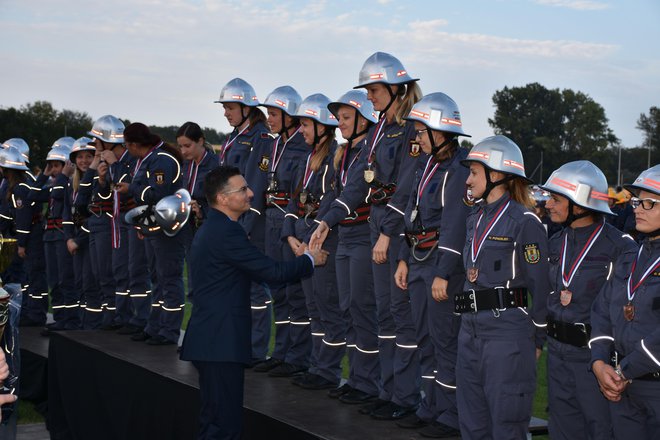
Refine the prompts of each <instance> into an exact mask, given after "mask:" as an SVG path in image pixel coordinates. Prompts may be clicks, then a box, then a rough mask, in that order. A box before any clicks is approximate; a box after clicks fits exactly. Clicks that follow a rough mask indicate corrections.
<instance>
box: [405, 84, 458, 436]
mask: <svg viewBox="0 0 660 440" xmlns="http://www.w3.org/2000/svg"><path fill="white" fill-rule="evenodd" d="M407 119H408V120H410V121H414V123H415V129H416V133H417V141H418V142H419V144H420V147H421V149H422V151H423V152H424V153H426V154H428V155H429V156H428V159H426V158H425V159H426V160H424V161H420V164H419V168H418V169H417V174H416V179H415V186H414V187H413V188H414V190H413V193H412V196H411V197H410V199H409V200H408V206H407V207H406V215H405V223H406V232H405V233H406V239H407V244H408V246H402V247H401V253H400V255H399V267H398V269H397V271H396V274H395V277H394V278H395V281H396V284H397V286H399V288H401V289H402V290H408V292H410V301H411V305H412V312H413V320H414V322H415V324H416V326H417V344H418V346H419V351H420V364H421V378H422V390H423V391H424V398H423V399H422V402H421V404H420V406H419V408H418V409H417V412H416V414H412V415H410V416H408V417H406V418H405V419H403V420H400V421H398V422H397V425H398V426H400V427H403V428H421V430H420V434H422V435H423V436H425V437H439V438H441V437H452V436H457V435H459V434H460V433H459V431H458V428H459V426H458V414H457V410H456V392H455V391H456V377H455V371H454V369H455V366H456V350H457V346H456V344H457V337H458V329H459V325H460V318H459V317H458V316H456V315H455V314H454V295H456V294H457V293H460V292H462V291H463V284H464V283H465V271H464V269H463V264H462V261H461V251H462V250H463V247H464V245H465V220H466V218H467V215H468V213H469V211H470V209H469V206H468V203H466V186H465V180H466V179H467V175H468V170H467V168H466V167H464V166H463V165H461V160H463V159H465V157H466V156H467V150H466V149H464V148H460V147H459V144H458V142H459V136H467V135H466V134H465V132H464V131H463V127H462V122H461V114H460V112H459V109H458V106H457V105H456V103H455V102H454V100H453V99H451V98H450V97H449V96H447V95H445V94H444V93H432V94H430V95H426V96H424V97H423V98H422V99H421V100H420V101H419V102H417V103H415V105H414V106H413V108H412V110H411V111H410V114H409V115H408V117H407Z"/></svg>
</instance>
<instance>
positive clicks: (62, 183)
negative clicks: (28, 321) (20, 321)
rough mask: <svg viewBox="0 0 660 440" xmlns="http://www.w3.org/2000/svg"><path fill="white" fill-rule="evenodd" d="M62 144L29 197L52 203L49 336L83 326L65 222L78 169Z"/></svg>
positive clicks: (47, 238) (47, 245)
mask: <svg viewBox="0 0 660 440" xmlns="http://www.w3.org/2000/svg"><path fill="white" fill-rule="evenodd" d="M58 141H59V140H58ZM58 141H56V142H55V144H54V145H53V147H52V148H51V149H50V151H49V152H48V154H47V155H46V167H45V168H44V171H43V173H42V174H40V175H39V176H38V177H37V181H36V182H35V185H34V187H32V188H31V189H30V192H29V195H28V200H29V201H30V202H35V203H37V204H41V203H47V204H48V210H47V217H46V226H45V232H44V235H43V243H44V254H45V256H46V277H47V278H48V285H49V287H50V297H51V301H50V302H51V307H52V309H53V319H54V320H55V322H54V323H53V324H51V325H49V326H48V328H47V331H46V333H45V334H47V332H48V331H56V330H71V329H77V328H79V326H80V317H79V310H78V297H79V293H78V292H76V291H75V284H74V274H73V259H72V257H71V254H70V253H69V251H68V249H67V245H66V236H65V234H64V220H63V216H64V211H65V199H66V191H67V187H68V186H69V178H70V177H71V175H72V174H73V170H74V166H73V164H72V163H71V162H70V161H69V153H70V148H68V147H67V146H64V145H59V144H58ZM74 142H75V140H74ZM71 146H73V145H71Z"/></svg>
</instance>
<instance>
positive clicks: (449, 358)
mask: <svg viewBox="0 0 660 440" xmlns="http://www.w3.org/2000/svg"><path fill="white" fill-rule="evenodd" d="M438 257H439V252H437V249H436V252H434V254H433V255H432V256H431V257H430V258H429V259H428V260H426V261H424V262H418V261H415V260H413V259H412V258H411V259H410V262H409V266H408V292H410V299H411V304H412V313H413V320H414V322H415V323H416V325H417V345H418V347H419V353H420V370H421V379H422V390H423V391H424V398H423V399H422V401H421V403H420V407H419V409H418V410H417V416H418V417H419V418H421V419H424V420H436V421H438V422H442V423H444V424H445V425H448V426H451V427H452V428H455V429H458V427H459V424H458V410H457V408H456V355H457V349H458V347H457V344H458V330H459V328H460V322H461V320H460V317H459V316H456V315H455V314H454V300H453V298H454V295H455V294H456V293H459V292H460V291H461V290H462V288H463V284H464V283H465V278H464V277H463V276H462V273H458V274H456V275H453V276H450V277H449V284H448V286H447V295H448V297H449V299H447V300H445V301H436V300H434V299H433V296H432V294H431V287H432V285H433V280H434V279H435V277H436V273H437V259H438Z"/></svg>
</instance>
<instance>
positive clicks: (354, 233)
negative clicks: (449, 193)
mask: <svg viewBox="0 0 660 440" xmlns="http://www.w3.org/2000/svg"><path fill="white" fill-rule="evenodd" d="M328 109H329V110H330V111H331V112H332V113H333V114H334V115H335V117H336V118H337V120H338V122H339V130H340V131H341V135H342V137H343V138H344V139H346V141H347V143H346V144H344V145H342V146H340V147H339V148H337V152H336V153H335V158H334V167H335V170H336V171H335V198H334V200H332V202H331V203H328V202H326V201H325V200H324V201H323V202H322V204H321V205H322V206H321V211H322V214H319V216H318V218H317V220H319V219H320V221H319V225H318V227H317V229H316V231H315V232H314V235H313V237H312V239H311V240H310V247H313V248H316V247H321V246H322V245H323V243H324V241H325V239H326V237H327V236H328V234H329V232H330V230H331V229H334V228H338V231H337V236H338V239H339V244H338V245H337V251H336V254H335V257H334V258H335V264H336V271H337V288H338V291H339V301H340V307H341V308H342V309H343V310H348V311H349V315H350V318H351V321H350V324H351V325H350V326H349V329H348V333H347V335H346V343H347V346H346V348H347V350H348V360H349V373H348V381H347V382H346V383H345V384H344V385H342V386H341V387H339V388H336V389H334V390H330V391H329V392H328V394H329V396H330V397H333V398H339V400H340V401H341V402H344V403H348V404H359V403H365V402H368V401H369V400H373V399H375V397H376V396H378V390H379V387H378V381H379V379H380V365H379V362H378V319H377V314H376V296H375V294H374V283H373V275H372V270H371V240H370V238H369V211H370V209H371V206H370V204H369V203H367V202H366V200H367V195H368V193H369V187H368V185H367V182H365V181H364V178H363V175H362V169H361V168H360V166H359V159H360V155H361V153H362V148H363V146H364V144H365V143H366V140H367V132H368V131H369V128H371V127H372V126H373V125H374V124H375V123H376V122H378V118H377V116H376V111H375V110H374V107H373V105H372V104H371V101H369V100H368V99H367V94H366V93H364V92H363V91H361V90H351V91H349V92H347V93H345V94H344V95H342V96H341V97H340V98H339V99H338V100H337V101H335V102H331V103H330V104H328ZM328 205H329V206H328ZM330 258H332V257H330Z"/></svg>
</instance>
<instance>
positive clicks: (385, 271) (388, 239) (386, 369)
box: [356, 52, 422, 420]
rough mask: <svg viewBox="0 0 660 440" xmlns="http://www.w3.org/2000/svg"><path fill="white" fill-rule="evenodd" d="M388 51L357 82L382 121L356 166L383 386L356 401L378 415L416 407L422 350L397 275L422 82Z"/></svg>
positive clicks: (407, 411) (405, 412)
mask: <svg viewBox="0 0 660 440" xmlns="http://www.w3.org/2000/svg"><path fill="white" fill-rule="evenodd" d="M416 81H417V80H416V79H413V78H412V77H411V76H410V75H409V74H408V73H407V71H406V69H405V68H404V67H403V65H402V64H401V62H400V61H399V60H398V59H396V58H395V57H393V56H392V55H390V54H387V53H383V52H376V53H375V54H373V55H371V56H370V57H369V58H367V60H366V61H365V62H364V65H363V66H362V69H361V70H360V74H359V84H358V85H357V86H356V88H364V89H366V90H367V96H368V98H369V100H370V101H371V102H372V103H373V106H374V109H375V110H376V111H378V112H380V115H379V117H380V121H379V122H378V124H376V125H375V126H374V127H372V128H371V129H370V130H369V132H368V133H367V143H366V144H365V145H364V151H363V152H362V154H361V155H360V156H361V157H360V166H361V167H362V169H363V176H364V179H365V181H366V182H367V183H368V184H369V187H370V193H369V201H370V202H371V204H372V205H371V212H370V218H371V223H370V226H371V244H372V259H373V277H374V289H375V291H376V308H377V311H378V324H379V334H378V341H379V347H378V348H379V356H380V375H381V389H380V392H379V397H378V399H377V400H376V401H375V402H372V403H369V404H367V405H366V406H364V407H363V408H361V409H360V412H362V413H363V414H370V415H371V416H372V417H374V418H376V419H379V420H392V419H400V418H402V417H405V416H407V415H409V414H412V413H413V412H415V409H416V408H417V405H418V404H419V400H420V379H419V355H418V353H417V341H416V336H415V325H414V324H413V320H412V314H411V309H410V301H409V298H408V296H407V295H406V293H405V292H403V291H402V290H401V289H400V288H399V287H397V285H396V284H395V282H394V273H395V272H396V269H397V260H398V255H399V249H400V247H401V244H402V239H401V238H400V235H401V234H403V229H404V224H403V215H404V210H405V207H406V204H407V202H408V197H409V196H410V192H411V189H412V187H413V179H414V175H415V169H416V166H417V159H418V157H419V155H420V150H419V145H418V144H417V143H415V142H414V139H415V130H414V124H413V123H412V122H410V121H406V120H405V119H404V118H405V117H406V116H408V114H409V113H410V110H411V108H412V106H413V104H414V103H415V102H417V101H419V99H420V98H421V96H422V93H421V90H420V88H419V86H418V85H417V83H416Z"/></svg>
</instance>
